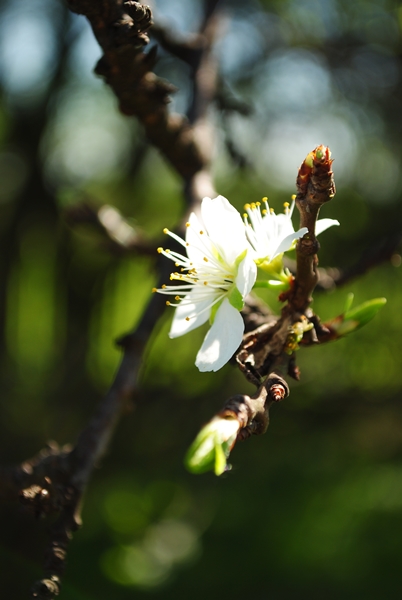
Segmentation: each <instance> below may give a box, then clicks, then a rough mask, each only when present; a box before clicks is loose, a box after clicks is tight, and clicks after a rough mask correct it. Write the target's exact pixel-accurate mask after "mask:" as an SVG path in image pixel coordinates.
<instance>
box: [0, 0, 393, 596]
mask: <svg viewBox="0 0 402 600" xmlns="http://www.w3.org/2000/svg"><path fill="white" fill-rule="evenodd" d="M222 4H223V5H225V6H226V9H227V23H226V29H225V31H224V32H223V33H222V36H221V39H220V40H219V43H218V44H217V48H216V54H217V57H218V58H219V60H220V62H221V69H222V94H223V96H224V97H225V96H226V97H229V98H233V97H234V98H237V99H238V100H242V101H244V102H246V103H249V104H250V106H251V107H252V112H251V114H250V115H249V116H245V115H243V114H239V113H238V112H236V111H234V110H229V109H228V108H226V109H224V108H222V106H220V107H217V109H216V111H215V116H214V119H215V126H216V133H217V150H216V160H215V162H214V174H215V180H216V187H217V189H218V190H219V192H220V193H221V194H224V195H226V196H227V197H228V198H229V199H230V200H231V201H232V202H233V203H234V204H235V205H236V206H237V207H238V208H239V209H241V207H242V205H243V204H245V203H246V202H250V201H255V200H258V199H260V198H261V197H262V196H264V195H269V198H270V203H271V205H273V206H274V207H275V208H277V209H280V207H281V205H282V204H283V202H285V201H287V200H288V199H289V196H290V195H291V194H292V193H294V180H295V176H296V172H297V168H298V166H299V164H300V163H301V161H302V160H303V158H304V157H305V156H306V154H307V153H308V152H309V151H311V150H312V149H313V148H314V147H315V146H316V145H318V144H321V143H323V144H326V145H329V146H330V148H331V150H332V154H333V157H334V158H335V162H334V171H335V176H336V182H337V187H338V193H337V196H336V198H335V200H334V201H333V202H331V203H330V205H328V206H326V207H324V209H323V210H322V216H325V217H332V218H337V219H339V221H340V222H341V227H339V228H334V229H333V230H330V231H328V232H326V233H325V234H323V236H322V238H321V240H320V242H321V245H322V248H321V253H320V261H321V265H322V266H334V267H343V266H349V265H351V264H353V263H354V262H355V261H356V260H358V259H359V257H361V256H362V255H364V254H365V253H367V252H371V251H372V250H373V248H375V247H376V244H377V243H378V242H381V240H384V239H387V238H388V237H389V236H391V235H394V234H395V233H397V232H400V231H401V222H402V205H401V191H402V177H401V158H402V143H401V140H402V135H401V133H402V111H401V106H400V104H401V100H400V99H401V97H402V62H401V56H402V44H401V28H402V4H400V3H399V2H396V1H391V0H389V1H387V0H359V1H355V2H347V1H346V0H265V1H262V0H260V1H258V0H253V1H251V2H247V3H244V2H240V1H239V0H226V2H223V3H222ZM154 8H155V18H156V19H157V20H158V22H162V23H164V24H165V25H166V26H168V27H173V28H174V29H176V30H178V31H180V32H189V31H194V30H195V29H196V27H197V25H198V24H199V22H200V19H201V17H202V4H201V2H200V1H198V0H191V1H190V0H187V1H186V2H181V1H179V0H169V2H167V1H165V2H163V1H162V0H158V1H156V2H155V3H154ZM0 14H1V18H0V86H1V93H0V178H1V187H0V217H1V218H0V244H1V253H0V277H1V281H2V285H1V289H0V359H1V361H0V372H1V383H0V391H1V396H0V398H1V400H0V440H1V442H0V452H1V462H2V463H15V462H17V461H21V460H23V459H25V458H27V457H28V456H30V455H32V454H34V453H35V452H37V451H38V449H40V448H42V447H43V445H44V443H45V441H46V440H47V439H48V438H54V439H57V441H58V442H59V443H65V442H69V441H74V439H75V438H76V437H77V435H78V433H79V431H80V429H81V428H82V427H83V425H84V423H85V422H86V419H87V418H88V417H89V415H90V414H91V411H92V410H93V408H94V406H95V404H96V402H97V401H98V399H99V398H100V397H101V395H102V394H103V393H104V391H105V390H106V389H107V386H108V384H109V383H110V381H111V378H112V376H113V372H114V370H115V369H116V366H117V364H118V361H119V357H120V351H119V349H118V348H117V347H116V346H115V345H114V339H115V338H116V337H117V336H119V335H121V334H123V333H124V332H125V331H126V330H127V329H128V328H130V327H131V326H132V325H133V324H135V322H136V321H137V320H138V318H139V316H140V314H141V311H142V309H143V307H144V306H145V304H146V302H147V299H148V297H149V293H150V290H151V288H152V286H153V285H154V281H155V274H154V273H153V270H152V260H151V259H150V258H149V257H147V258H145V257H140V256H123V257H122V256H119V255H118V254H114V253H111V252H109V250H108V248H107V247H106V246H105V244H104V240H103V239H102V238H101V236H100V234H99V233H96V232H94V231H92V230H91V229H90V228H89V227H86V226H83V225H80V226H77V227H75V228H73V229H71V228H69V227H68V226H67V225H66V222H65V219H64V210H65V209H66V208H67V207H69V206H73V205H75V204H77V203H79V202H80V201H82V200H83V199H85V200H88V198H89V199H90V200H91V202H92V203H93V204H94V205H96V206H97V205H99V206H100V205H102V204H105V203H107V204H111V205H114V206H116V207H118V209H119V210H120V211H121V212H122V213H123V214H124V215H125V216H126V217H127V218H128V219H129V221H130V222H131V223H133V224H135V225H136V226H137V227H139V228H141V229H142V230H143V231H144V232H146V233H147V234H148V235H149V236H150V237H151V238H152V237H154V238H155V245H157V239H158V236H159V233H160V232H161V229H162V228H163V227H165V226H167V227H170V228H174V226H175V224H176V223H177V221H178V219H179V218H180V216H181V210H182V207H183V204H182V198H181V183H180V181H179V180H178V178H177V176H176V175H175V174H174V173H173V172H172V171H171V169H170V167H169V166H167V165H166V164H165V163H164V162H163V160H162V159H161V157H160V156H159V155H158V153H157V152H155V151H154V150H153V149H152V148H149V147H148V146H147V145H146V143H145V142H144V139H143V136H142V132H141V129H140V127H139V126H138V125H137V124H136V123H135V122H132V121H130V120H129V119H127V118H125V117H123V116H121V115H120V114H118V112H117V108H116V105H117V103H116V100H115V99H114V98H113V96H112V95H111V93H110V91H109V90H108V89H107V88H106V86H105V85H104V84H103V82H102V81H100V80H98V79H96V78H95V76H94V75H93V73H92V69H93V67H94V65H95V63H96V60H97V58H98V57H99V55H100V51H99V48H98V47H97V45H96V43H95V41H94V39H93V36H92V33H91V31H90V30H89V27H88V25H87V23H86V21H85V19H84V18H82V17H78V16H76V15H72V14H69V13H68V11H67V10H66V8H65V7H64V6H63V5H62V4H61V3H59V2H56V1H55V0H52V1H51V0H30V1H29V2H28V0H14V1H13V2H11V1H10V0H3V2H2V3H1V4H0ZM152 43H155V42H152ZM157 72H158V74H160V75H162V76H164V77H166V78H168V79H169V80H171V81H172V82H173V83H174V84H175V85H177V87H178V88H179V91H178V93H177V94H176V95H175V97H174V98H173V100H172V109H174V110H185V107H186V103H187V102H188V99H189V96H190V93H191V86H190V83H189V81H188V70H187V68H186V67H185V66H184V65H182V64H181V63H180V62H178V61H176V60H175V59H173V58H172V57H170V56H168V55H167V54H166V53H165V52H164V51H162V50H161V51H160V52H159V62H158V64H157ZM399 264H400V256H399V255H398V254H397V253H395V255H394V256H393V257H392V261H391V262H390V263H389V264H384V265H382V266H380V267H377V268H375V269H373V270H371V271H370V272H369V273H367V274H366V275H364V276H363V277H362V278H361V279H360V280H358V281H353V282H351V283H350V284H348V285H346V286H344V287H343V288H341V289H338V290H335V291H333V292H331V293H328V294H324V293H317V294H316V297H315V300H314V308H315V310H316V312H317V313H318V314H319V315H320V316H321V318H322V319H323V320H326V319H330V318H332V317H334V316H336V315H337V314H340V313H341V312H342V310H343V307H344V304H345V299H346V296H347V294H348V293H350V292H353V293H354V294H355V305H356V306H357V305H358V304H360V303H362V302H364V301H365V300H367V299H370V298H374V297H383V296H385V297H387V299H388V303H387V305H386V306H385V307H384V309H383V310H382V311H381V312H380V313H379V315H378V316H377V317H376V319H374V321H373V322H372V323H370V324H369V325H368V326H367V327H365V328H364V329H362V330H361V331H358V332H357V333H356V334H354V335H351V336H348V337H347V338H346V339H342V340H340V341H338V342H336V343H333V344H328V345H326V346H322V347H319V348H318V347H314V348H308V349H302V350H301V351H300V352H299V353H298V354H299V357H298V359H299V363H300V367H301V371H302V379H301V381H300V383H294V384H293V385H292V393H291V395H290V397H289V398H288V399H287V400H286V402H284V403H282V404H281V405H279V406H275V407H274V409H273V410H272V414H271V421H272V422H271V425H270V428H269V430H268V433H267V435H266V436H263V437H261V438H255V439H250V440H248V441H247V442H245V443H244V444H239V445H238V446H237V447H236V448H235V450H234V451H233V453H232V456H231V462H232V463H233V470H232V472H230V473H229V474H227V475H224V476H223V477H221V478H219V479H218V478H216V477H214V476H213V475H210V474H207V475H203V476H199V477H195V476H192V475H190V474H188V473H186V471H185V470H184V467H183V463H182V461H183V457H184V455H185V451H186V449H187V448H188V446H189V444H190V442H191V441H192V440H193V439H194V437H195V435H196V433H197V431H198V430H199V428H200V427H201V426H202V424H204V423H205V422H206V421H207V420H208V419H209V418H210V417H211V416H212V415H213V414H214V413H215V412H216V410H217V409H219V408H220V407H221V405H222V403H223V401H224V399H226V398H227V397H228V396H230V395H231V394H233V393H238V392H248V391H251V387H250V386H249V384H247V383H246V382H245V381H244V379H243V378H242V377H241V376H240V374H239V373H238V372H237V371H236V370H235V369H234V368H233V367H232V366H230V365H228V366H226V367H225V368H224V369H222V371H219V372H218V373H215V374H214V373H208V374H201V373H199V372H198V371H197V370H196V368H195V367H194V357H195V354H196V351H197V348H198V346H199V344H200V342H201V339H202V336H203V332H202V331H198V330H197V331H194V332H192V333H191V334H189V335H188V336H185V337H184V338H179V339H176V340H169V339H168V338H167V330H168V325H169V319H170V316H171V315H170V314H168V312H169V311H167V314H166V317H165V318H164V319H163V322H162V323H160V324H159V326H158V327H157V329H156V331H155V332H154V335H153V337H152V339H151V340H150V344H149V348H148V351H147V356H146V360H145V362H144V367H143V374H142V389H141V392H140V393H139V394H138V397H137V398H136V403H137V404H138V407H137V408H136V410H135V412H132V413H130V412H129V410H128V412H127V415H126V417H125V418H124V419H123V420H122V422H121V424H120V426H119V429H118V431H117V435H116V437H115V439H114V441H113V443H112V447H111V449H110V453H109V454H108V456H107V457H106V458H105V459H104V461H103V465H102V469H101V470H100V471H99V472H98V473H97V474H96V476H95V478H94V480H93V481H92V482H91V485H90V489H89V491H88V494H87V497H86V502H85V506H84V514H83V519H84V526H83V528H82V530H81V531H80V532H79V533H78V534H77V535H76V536H75V539H74V542H73V544H72V545H71V548H70V553H69V564H68V570H67V574H66V579H65V583H64V587H63V592H62V597H63V598H64V599H65V600H68V599H71V600H72V599H74V600H90V599H95V598H97V599H99V598H105V599H106V598H114V599H115V600H126V599H128V598H132V597H134V596H135V597H136V598H148V597H149V595H150V592H151V591H152V597H153V598H163V599H164V600H166V599H168V598H177V597H191V598H193V599H194V600H197V599H200V600H201V598H204V597H205V596H208V597H210V598H211V599H214V598H221V597H224V598H226V597H227V598H233V599H236V600H237V599H239V600H240V598H243V597H252V598H255V599H259V598H261V599H262V598H267V597H270V598H273V599H275V600H286V599H290V598H294V597H297V598H301V599H302V598H306V599H307V598H309V599H321V598H327V599H332V598H333V599H338V598H340V597H342V598H345V599H348V598H350V599H352V598H353V599H355V598H356V597H358V598H366V599H368V600H370V599H373V600H374V599H378V598H387V599H390V600H391V599H393V598H395V599H396V598H400V597H401V594H402V583H401V578H400V562H401V560H402V535H401V534H402V435H401V431H402V408H401V405H400V396H401V390H402V364H401V338H402V313H401V310H400V307H401V305H402V285H401V277H402V276H401V271H400V270H398V269H397V268H396V267H397V266H398V265H399ZM261 295H264V294H263V292H261ZM264 297H266V299H267V300H268V299H269V300H270V301H272V303H273V305H276V306H277V304H275V303H276V301H275V299H274V297H273V296H272V295H271V296H269V293H268V292H267V295H266V296H264ZM0 523H1V531H2V536H1V546H0V556H1V561H2V569H1V571H2V575H1V589H2V595H4V597H11V596H12V597H15V598H17V597H25V595H26V593H27V590H28V589H29V587H30V585H31V584H32V582H33V581H34V580H35V579H37V578H39V577H40V576H41V549H42V548H44V543H45V535H46V531H45V529H46V527H44V526H43V525H44V524H43V523H42V522H35V521H33V520H32V519H31V517H30V516H27V515H26V514H25V513H23V512H20V511H19V510H17V509H16V507H15V506H7V505H6V506H2V507H1V513H0ZM11 589H12V590H13V592H11V591H10V590H11Z"/></svg>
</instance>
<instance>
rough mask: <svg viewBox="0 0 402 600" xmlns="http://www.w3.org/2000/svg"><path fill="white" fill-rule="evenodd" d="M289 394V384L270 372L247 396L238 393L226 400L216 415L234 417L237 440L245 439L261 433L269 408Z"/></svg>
mask: <svg viewBox="0 0 402 600" xmlns="http://www.w3.org/2000/svg"><path fill="white" fill-rule="evenodd" d="M288 395H289V386H288V384H287V383H286V381H285V380H284V379H283V378H282V377H281V376H280V375H278V374H277V373H270V375H268V377H267V378H266V379H265V381H264V382H263V384H262V385H260V387H259V388H258V390H257V392H256V393H255V394H254V395H252V396H248V395H246V394H238V395H236V396H232V397H231V398H229V399H228V400H227V402H226V403H225V405H224V407H223V408H222V410H221V411H220V412H219V413H218V414H217V415H216V416H217V417H220V418H223V419H227V418H232V419H236V420H237V421H238V422H239V425H240V429H239V433H238V435H237V440H241V441H242V440H245V439H247V438H248V437H250V435H261V434H263V433H265V432H266V430H267V428H268V424H269V408H270V406H271V405H272V404H274V403H275V402H280V401H281V400H283V399H284V398H286V397H287V396H288Z"/></svg>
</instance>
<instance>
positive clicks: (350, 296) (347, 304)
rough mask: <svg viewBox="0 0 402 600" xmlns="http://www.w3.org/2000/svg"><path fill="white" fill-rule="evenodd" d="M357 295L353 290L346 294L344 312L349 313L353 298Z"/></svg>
mask: <svg viewBox="0 0 402 600" xmlns="http://www.w3.org/2000/svg"><path fill="white" fill-rule="evenodd" d="M354 297H355V295H354V294H353V293H352V292H351V293H350V294H348V295H347V296H346V301H345V308H344V309H343V313H344V314H345V313H347V312H348V310H350V308H351V306H352V304H353V298H354Z"/></svg>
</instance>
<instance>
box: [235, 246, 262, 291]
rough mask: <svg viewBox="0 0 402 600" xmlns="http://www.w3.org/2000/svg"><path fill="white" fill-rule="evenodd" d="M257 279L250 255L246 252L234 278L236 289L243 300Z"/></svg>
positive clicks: (254, 265) (255, 268)
mask: <svg viewBox="0 0 402 600" xmlns="http://www.w3.org/2000/svg"><path fill="white" fill-rule="evenodd" d="M256 279H257V267H256V264H255V262H254V260H253V258H252V253H251V252H247V254H246V256H245V257H244V258H243V260H242V261H241V263H240V264H239V269H238V271H237V276H236V280H235V283H236V287H237V289H238V290H239V292H240V293H241V295H242V297H243V300H244V298H245V297H246V296H247V294H249V293H250V292H251V289H252V287H253V285H254V284H255V280H256Z"/></svg>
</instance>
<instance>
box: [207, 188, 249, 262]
mask: <svg viewBox="0 0 402 600" xmlns="http://www.w3.org/2000/svg"><path fill="white" fill-rule="evenodd" d="M201 215H202V220H203V222H204V225H205V228H206V230H207V232H208V235H209V237H210V238H211V241H212V243H213V244H214V245H215V246H216V247H217V248H218V250H219V252H220V253H221V255H222V258H223V259H224V260H226V261H227V262H228V263H229V264H230V263H233V262H234V261H235V260H236V258H237V257H238V256H239V255H240V254H241V253H242V251H243V250H244V249H245V248H246V247H247V241H246V233H245V229H244V223H243V220H242V218H241V216H240V213H239V212H238V211H237V210H236V209H235V208H234V207H233V206H232V205H231V204H230V203H229V201H228V200H226V198H224V197H223V196H218V197H217V198H214V199H213V200H212V199H211V198H204V199H203V201H202V204H201Z"/></svg>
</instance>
